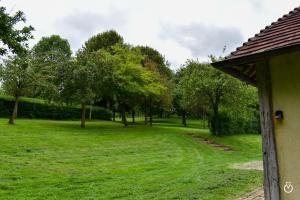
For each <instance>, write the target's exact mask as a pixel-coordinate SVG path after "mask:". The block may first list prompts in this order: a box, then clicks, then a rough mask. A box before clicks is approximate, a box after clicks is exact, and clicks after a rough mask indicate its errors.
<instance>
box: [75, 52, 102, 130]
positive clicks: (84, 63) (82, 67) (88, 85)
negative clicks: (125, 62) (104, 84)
mask: <svg viewBox="0 0 300 200" xmlns="http://www.w3.org/2000/svg"><path fill="white" fill-rule="evenodd" d="M73 67H74V68H73V70H72V71H71V73H72V75H73V78H72V83H73V87H72V88H73V90H72V98H71V99H73V101H75V102H78V103H80V105H81V125H80V126H81V128H85V121H86V105H88V104H91V103H92V102H93V101H94V99H95V97H96V93H95V85H94V81H95V71H96V70H95V65H94V63H93V62H92V58H91V57H90V55H89V54H86V53H84V52H83V51H82V50H79V51H78V52H77V58H76V61H75V62H74V65H73Z"/></svg>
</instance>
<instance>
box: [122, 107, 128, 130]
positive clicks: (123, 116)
mask: <svg viewBox="0 0 300 200" xmlns="http://www.w3.org/2000/svg"><path fill="white" fill-rule="evenodd" d="M122 122H123V124H124V126H128V124H127V119H126V112H125V110H122Z"/></svg>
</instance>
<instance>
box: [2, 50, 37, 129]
mask: <svg viewBox="0 0 300 200" xmlns="http://www.w3.org/2000/svg"><path fill="white" fill-rule="evenodd" d="M0 77H1V82H2V88H3V89H4V91H5V92H6V94H9V95H12V96H13V97H14V98H15V104H14V109H13V111H12V114H11V117H10V120H9V123H10V124H14V120H15V118H16V117H17V112H18V101H19V98H20V97H21V96H25V95H28V93H30V91H31V90H32V88H33V87H34V85H35V84H36V81H37V79H38V77H37V75H36V74H35V73H34V71H33V70H32V68H31V65H30V57H29V56H28V54H23V55H22V56H17V55H15V56H10V57H9V58H8V59H6V60H4V63H3V64H2V65H0Z"/></svg>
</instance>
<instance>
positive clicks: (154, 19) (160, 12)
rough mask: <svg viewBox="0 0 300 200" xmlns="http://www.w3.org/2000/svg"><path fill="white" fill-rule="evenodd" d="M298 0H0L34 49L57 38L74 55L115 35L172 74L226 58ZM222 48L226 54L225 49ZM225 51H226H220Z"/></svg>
mask: <svg viewBox="0 0 300 200" xmlns="http://www.w3.org/2000/svg"><path fill="white" fill-rule="evenodd" d="M299 4H300V3H299V2H298V1H297V0H63V1H62V0H0V5H1V6H5V7H6V8H7V11H8V12H9V13H14V12H16V11H18V10H21V11H23V12H24V13H25V15H26V18H27V22H26V24H27V25H32V26H33V27H34V28H35V31H34V33H33V35H34V37H35V39H34V40H32V41H31V42H30V45H31V46H33V45H34V44H35V43H37V42H38V40H39V39H40V38H41V37H43V36H50V35H52V34H59V35H60V36H61V37H63V38H66V39H68V40H69V42H70V45H71V48H72V50H73V52H76V51H77V50H78V49H79V48H80V47H81V46H82V45H83V43H84V42H85V41H86V40H88V39H89V38H90V37H91V36H93V35H95V34H97V33H101V32H103V31H106V30H110V29H114V30H116V31H117V32H119V33H120V34H121V35H122V36H123V38H124V40H125V42H126V43H129V44H132V45H144V46H145V45H147V46H150V47H153V48H155V49H157V50H158V51H159V52H161V53H162V54H163V55H164V56H165V58H166V59H167V60H168V61H169V62H170V64H171V68H172V69H174V70H176V69H178V68H179V67H180V66H181V65H183V64H184V63H185V62H186V60H187V59H198V60H199V61H204V62H205V61H208V56H209V55H211V54H212V55H216V56H225V55H228V54H229V53H230V52H231V51H233V50H234V49H235V48H237V47H238V46H241V45H242V43H243V42H245V41H246V40H247V39H248V38H250V37H253V36H254V34H256V33H258V32H259V31H260V30H261V29H263V28H264V27H265V26H267V25H269V24H270V23H272V22H274V21H276V20H277V19H278V18H279V17H282V15H284V14H287V13H288V12H289V11H291V10H293V9H294V8H295V7H298V6H300V5H299ZM224 47H226V48H224ZM224 50H225V51H224Z"/></svg>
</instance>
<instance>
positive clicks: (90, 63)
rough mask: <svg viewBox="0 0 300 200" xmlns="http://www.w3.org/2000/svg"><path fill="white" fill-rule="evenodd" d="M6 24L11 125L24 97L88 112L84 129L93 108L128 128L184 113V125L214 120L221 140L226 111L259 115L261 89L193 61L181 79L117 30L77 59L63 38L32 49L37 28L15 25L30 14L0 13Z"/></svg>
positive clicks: (4, 71) (5, 79) (5, 83)
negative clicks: (137, 120) (140, 118)
mask: <svg viewBox="0 0 300 200" xmlns="http://www.w3.org/2000/svg"><path fill="white" fill-rule="evenodd" d="M0 20H1V23H0V26H1V27H0V28H1V30H3V34H1V36H0V41H1V42H2V43H3V47H1V49H0V54H1V55H2V57H3V55H5V57H3V59H2V62H1V67H0V78H1V82H2V88H3V89H4V91H5V92H6V93H7V94H10V95H12V96H14V97H15V105H14V109H13V112H12V115H11V117H10V120H9V123H11V124H13V123H14V120H15V118H16V116H17V111H18V102H19V99H20V97H21V96H29V97H34V98H42V99H47V100H48V101H50V102H55V103H62V104H66V105H72V104H75V105H81V110H82V115H81V116H82V117H81V127H85V116H86V113H85V112H86V106H87V105H100V106H105V107H107V108H108V109H110V110H111V111H112V113H113V120H114V119H115V113H116V112H119V113H120V114H121V118H122V122H123V123H124V125H125V126H127V119H126V113H128V112H130V113H131V114H132V118H133V121H134V116H135V113H136V112H143V113H144V116H145V123H146V124H147V123H148V122H149V123H150V125H152V117H153V114H154V113H155V114H159V115H161V116H162V115H163V113H166V112H167V113H177V114H178V115H181V116H182V123H183V125H185V126H186V125H187V122H186V118H187V116H189V117H191V116H193V117H198V118H199V117H200V118H208V119H209V121H210V127H211V130H212V133H214V134H220V133H221V132H222V130H221V128H222V123H223V122H222V118H221V117H220V116H221V114H220V112H221V113H222V112H226V113H239V115H240V116H241V115H242V116H244V118H251V117H252V116H251V112H253V110H256V107H257V106H256V105H257V102H256V90H255V89H254V88H252V87H250V86H247V85H245V84H243V83H241V82H240V81H238V80H236V79H234V78H232V77H229V76H228V75H226V74H224V73H222V72H221V71H218V70H216V69H214V68H213V67H211V65H209V64H208V63H200V62H198V61H195V60H188V61H187V62H186V63H185V64H184V65H183V66H182V67H181V68H180V69H179V70H178V71H177V72H176V73H174V72H173V71H172V70H171V69H170V67H169V64H168V62H167V61H166V60H165V58H164V56H162V55H161V54H160V53H159V52H158V51H157V50H155V49H153V48H151V47H147V46H132V45H129V44H126V43H125V42H124V40H123V38H122V36H120V35H119V34H118V33H117V32H116V31H114V30H110V31H106V32H103V33H99V34H97V35H95V36H93V37H91V38H90V39H88V40H87V41H86V42H85V43H84V44H83V46H82V48H80V49H79V50H78V51H77V52H76V53H75V54H72V51H71V48H70V44H69V42H68V41H67V40H66V39H63V38H61V37H60V36H58V35H52V36H50V37H43V38H42V39H41V40H40V41H39V42H38V43H37V44H36V45H34V46H33V48H31V49H29V48H28V44H27V41H28V39H31V38H32V35H31V32H32V30H33V28H32V27H31V26H25V27H23V28H22V29H16V26H15V25H16V24H17V23H18V22H20V21H23V22H25V21H26V20H25V17H24V14H23V13H22V12H17V13H16V14H14V15H9V14H8V13H6V10H5V8H3V7H1V8H0ZM211 59H212V61H215V60H216V58H214V57H211ZM241 113H243V114H241ZM249 113H250V114H249ZM234 115H235V114H232V115H231V116H234Z"/></svg>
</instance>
